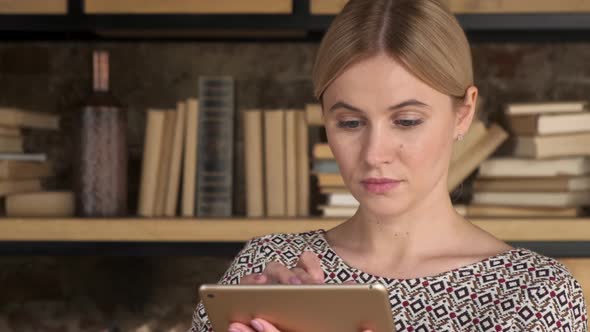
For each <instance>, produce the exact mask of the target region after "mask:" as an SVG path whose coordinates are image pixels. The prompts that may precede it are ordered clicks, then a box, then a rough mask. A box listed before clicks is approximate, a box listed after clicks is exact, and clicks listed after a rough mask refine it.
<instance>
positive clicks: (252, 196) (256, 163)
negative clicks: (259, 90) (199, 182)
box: [243, 110, 265, 217]
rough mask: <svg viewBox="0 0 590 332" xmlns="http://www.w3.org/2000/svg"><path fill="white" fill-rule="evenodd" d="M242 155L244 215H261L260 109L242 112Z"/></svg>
mask: <svg viewBox="0 0 590 332" xmlns="http://www.w3.org/2000/svg"><path fill="white" fill-rule="evenodd" d="M243 114H244V156H245V167H246V174H245V175H246V178H245V181H246V215H247V216H248V217H263V216H264V215H265V208H264V173H265V172H264V162H263V160H264V159H263V124H262V111H260V110H248V111H245V112H244V113H243Z"/></svg>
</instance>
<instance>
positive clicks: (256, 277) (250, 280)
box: [240, 273, 268, 285]
mask: <svg viewBox="0 0 590 332" xmlns="http://www.w3.org/2000/svg"><path fill="white" fill-rule="evenodd" d="M267 282H268V277H267V276H265V275H264V274H262V273H254V274H248V275H245V276H243V277H242V278H241V279H240V284H242V285H259V284H266V283H267Z"/></svg>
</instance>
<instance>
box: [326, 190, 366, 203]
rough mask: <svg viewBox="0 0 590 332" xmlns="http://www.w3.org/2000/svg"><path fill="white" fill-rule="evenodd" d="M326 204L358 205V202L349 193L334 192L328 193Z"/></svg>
mask: <svg viewBox="0 0 590 332" xmlns="http://www.w3.org/2000/svg"><path fill="white" fill-rule="evenodd" d="M328 205H330V206H358V205H359V202H358V201H357V200H356V198H354V196H352V194H351V193H346V194H345V193H338V194H337V193H334V194H329V195H328Z"/></svg>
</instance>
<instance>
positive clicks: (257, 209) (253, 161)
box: [243, 109, 309, 217]
mask: <svg viewBox="0 0 590 332" xmlns="http://www.w3.org/2000/svg"><path fill="white" fill-rule="evenodd" d="M243 116H244V154H245V164H246V179H245V180H246V213H247V216H248V217H295V216H299V217H305V216H308V215H309V156H308V127H307V120H306V114H305V112H304V111H303V110H291V109H289V110H258V109H253V110H246V111H244V112H243Z"/></svg>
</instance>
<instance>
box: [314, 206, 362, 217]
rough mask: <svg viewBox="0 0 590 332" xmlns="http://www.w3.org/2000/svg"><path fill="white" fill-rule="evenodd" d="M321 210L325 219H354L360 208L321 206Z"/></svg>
mask: <svg viewBox="0 0 590 332" xmlns="http://www.w3.org/2000/svg"><path fill="white" fill-rule="evenodd" d="M319 209H320V210H322V215H323V216H324V217H334V218H336V217H340V218H349V217H352V216H353V215H354V214H355V213H356V210H357V209H358V207H357V206H330V205H323V206H319Z"/></svg>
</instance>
